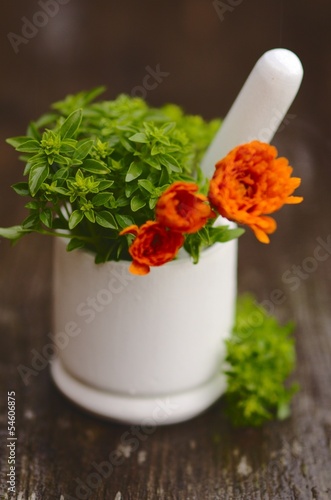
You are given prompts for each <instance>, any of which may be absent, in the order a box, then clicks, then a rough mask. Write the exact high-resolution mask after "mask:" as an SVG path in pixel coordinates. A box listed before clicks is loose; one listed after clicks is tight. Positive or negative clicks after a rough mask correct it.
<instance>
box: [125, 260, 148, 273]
mask: <svg viewBox="0 0 331 500" xmlns="http://www.w3.org/2000/svg"><path fill="white" fill-rule="evenodd" d="M129 271H130V273H132V274H136V275H138V276H144V275H145V274H148V273H149V271H150V268H149V266H147V264H140V262H137V261H136V260H134V261H133V262H132V263H131V265H130V267H129Z"/></svg>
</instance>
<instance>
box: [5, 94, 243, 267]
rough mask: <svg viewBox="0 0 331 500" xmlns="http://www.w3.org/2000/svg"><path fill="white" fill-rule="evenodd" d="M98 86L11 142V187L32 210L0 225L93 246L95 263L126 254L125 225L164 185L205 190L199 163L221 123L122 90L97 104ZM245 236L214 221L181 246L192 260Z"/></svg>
mask: <svg viewBox="0 0 331 500" xmlns="http://www.w3.org/2000/svg"><path fill="white" fill-rule="evenodd" d="M103 90H104V89H103V88H102V87H100V88H97V89H93V90H92V91H88V92H80V93H78V94H75V95H70V96H68V97H66V98H65V99H64V100H63V101H60V102H56V103H55V104H53V106H52V111H51V112H49V113H47V114H45V115H43V116H41V117H40V118H39V119H38V120H36V121H35V122H32V123H31V124H30V125H29V128H28V130H27V134H26V135H25V136H20V137H14V138H11V139H8V140H7V142H8V143H9V144H10V145H11V146H13V147H14V148H15V149H16V151H18V152H19V153H20V154H21V155H22V156H21V159H22V160H23V161H24V162H25V169H24V176H26V177H27V180H26V181H23V182H19V183H17V184H15V185H14V186H13V189H14V190H15V192H16V193H17V194H18V195H20V196H23V197H28V203H27V204H26V205H25V206H26V208H27V209H28V211H29V213H28V216H27V217H26V218H25V220H24V221H23V223H22V224H21V225H17V226H14V227H11V228H0V236H3V237H6V238H9V239H11V240H12V242H16V241H18V240H19V239H20V238H21V237H22V236H24V235H25V234H28V233H31V232H37V233H41V234H45V235H50V236H62V237H65V238H68V241H69V242H68V246H67V249H68V250H69V251H71V250H74V249H77V248H85V249H87V250H90V251H92V252H93V253H94V254H95V256H96V262H105V261H108V260H120V259H124V260H131V257H130V255H129V253H128V238H126V237H122V236H120V232H121V230H122V229H124V228H126V227H128V226H130V225H131V224H135V225H137V226H141V225H142V224H144V223H145V222H146V221H147V220H153V219H154V218H155V213H154V209H155V205H156V203H157V200H158V198H159V197H160V196H161V194H162V193H163V192H164V191H165V190H166V189H167V187H169V185H171V184H172V183H173V182H175V181H188V182H195V183H196V184H198V186H199V189H200V192H201V193H206V192H207V189H208V180H207V179H206V178H205V176H204V175H203V173H202V171H201V169H200V162H201V159H202V156H203V154H204V152H205V150H206V148H207V147H208V145H209V144H210V143H211V141H212V138H213V137H214V135H215V133H216V131H217V130H218V128H219V126H220V120H213V121H211V122H209V123H207V122H205V121H204V120H203V119H202V118H201V117H200V116H190V115H185V114H184V113H183V111H182V110H181V109H180V108H179V107H178V106H176V105H173V104H169V105H165V106H163V107H161V108H158V109H156V108H152V107H149V106H148V105H147V104H146V102H145V101H144V100H142V99H140V98H133V97H130V96H127V95H120V96H119V97H117V98H116V99H115V100H113V101H100V102H93V101H94V99H95V98H96V97H98V96H99V94H100V93H102V92H103ZM242 232H243V230H242V229H237V228H235V229H229V228H227V227H223V228H213V227H212V223H210V224H207V226H206V228H204V230H203V231H201V232H199V233H198V234H195V235H187V244H186V245H185V249H186V250H187V252H188V253H189V254H190V255H191V256H192V257H193V260H194V262H197V261H198V258H199V252H200V250H201V249H202V248H203V247H205V246H209V245H211V244H213V243H215V242H216V241H222V242H223V241H228V240H229V239H232V238H236V237H238V236H239V235H240V234H242Z"/></svg>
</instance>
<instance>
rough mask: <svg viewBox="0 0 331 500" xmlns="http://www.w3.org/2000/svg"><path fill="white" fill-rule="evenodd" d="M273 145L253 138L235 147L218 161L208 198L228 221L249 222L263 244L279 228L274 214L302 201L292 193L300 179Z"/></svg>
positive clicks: (247, 223)
mask: <svg viewBox="0 0 331 500" xmlns="http://www.w3.org/2000/svg"><path fill="white" fill-rule="evenodd" d="M276 157H277V149H276V148H275V147H274V146H270V145H269V144H265V143H262V142H259V141H252V142H250V143H248V144H242V145H241V146H238V147H236V148H234V149H233V150H232V151H230V153H229V154H228V155H227V156H226V157H225V158H223V159H222V160H220V161H219V162H218V163H217V164H216V170H215V173H214V176H213V178H212V180H211V181H210V187H209V194H208V197H209V199H210V201H211V203H212V205H213V206H214V207H215V208H216V209H217V211H218V212H219V213H220V214H221V215H223V216H224V217H226V218H227V219H229V220H233V221H235V222H238V223H239V224H246V225H248V226H249V227H250V228H251V229H252V230H253V231H254V233H255V236H256V237H257V239H258V240H259V241H261V242H262V243H269V237H268V234H271V233H273V232H274V231H275V230H276V227H277V225H276V221H275V220H274V219H273V218H272V217H267V215H266V214H271V213H273V212H275V211H276V210H278V209H279V208H281V207H282V206H283V205H284V204H285V203H300V202H301V201H302V200H303V198H302V197H301V196H292V193H293V192H294V190H295V189H296V188H297V187H298V186H299V185H300V182H301V179H300V178H298V177H291V174H292V171H293V169H292V167H290V165H289V164H288V160H287V159H286V158H276Z"/></svg>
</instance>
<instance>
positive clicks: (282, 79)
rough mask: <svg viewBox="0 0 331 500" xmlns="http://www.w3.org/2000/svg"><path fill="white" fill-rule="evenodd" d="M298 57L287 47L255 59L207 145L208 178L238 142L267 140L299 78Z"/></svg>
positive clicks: (289, 103)
mask: <svg viewBox="0 0 331 500" xmlns="http://www.w3.org/2000/svg"><path fill="white" fill-rule="evenodd" d="M302 77H303V68H302V64H301V62H300V59H299V58H298V56H296V55H295V54H294V53H293V52H291V51H290V50H287V49H273V50H269V51H268V52H266V53H265V54H263V56H262V57H260V59H259V60H258V61H257V63H256V64H255V66H254V68H253V70H252V71H251V73H250V75H249V76H248V78H247V80H246V82H245V84H244V86H243V87H242V89H241V91H240V93H239V94H238V97H237V98H236V100H235V102H234V103H233V105H232V107H231V109H230V111H229V112H228V114H227V116H226V118H225V119H224V121H223V124H222V126H221V127H220V129H219V131H218V132H217V133H216V136H215V138H214V140H213V142H212V143H211V145H210V146H209V148H208V150H207V152H206V154H205V156H204V158H203V160H202V170H203V172H204V173H205V175H207V177H209V178H211V177H212V175H213V173H214V167H215V163H216V162H217V161H218V160H220V159H222V158H223V157H224V156H225V155H226V154H227V153H228V152H229V151H230V150H231V149H233V148H234V147H235V146H238V145H239V144H243V143H245V142H249V141H252V140H254V139H258V140H260V141H262V142H270V141H271V139H272V138H273V136H274V134H275V132H276V130H277V129H278V127H279V125H280V123H281V122H282V121H283V119H284V117H285V115H286V113H287V110H288V109H289V107H290V106H291V104H292V102H293V100H294V98H295V96H296V94H297V92H298V90H299V87H300V84H301V81H302Z"/></svg>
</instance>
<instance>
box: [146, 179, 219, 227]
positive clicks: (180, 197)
mask: <svg viewBox="0 0 331 500" xmlns="http://www.w3.org/2000/svg"><path fill="white" fill-rule="evenodd" d="M198 189H199V187H198V186H197V185H196V184H194V183H190V182H181V181H178V182H174V183H173V184H171V186H169V187H168V189H166V190H165V191H164V193H163V194H162V195H161V196H160V198H159V200H158V202H157V204H156V219H157V221H158V222H159V223H160V224H163V225H164V226H167V227H169V228H170V229H172V230H173V231H178V232H180V233H196V232H197V231H199V229H201V228H202V227H203V226H204V225H205V223H206V222H207V220H208V219H209V218H211V217H215V214H214V212H213V211H212V210H211V208H210V205H209V204H208V198H207V197H206V196H204V195H202V194H199V193H197V191H198Z"/></svg>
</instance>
